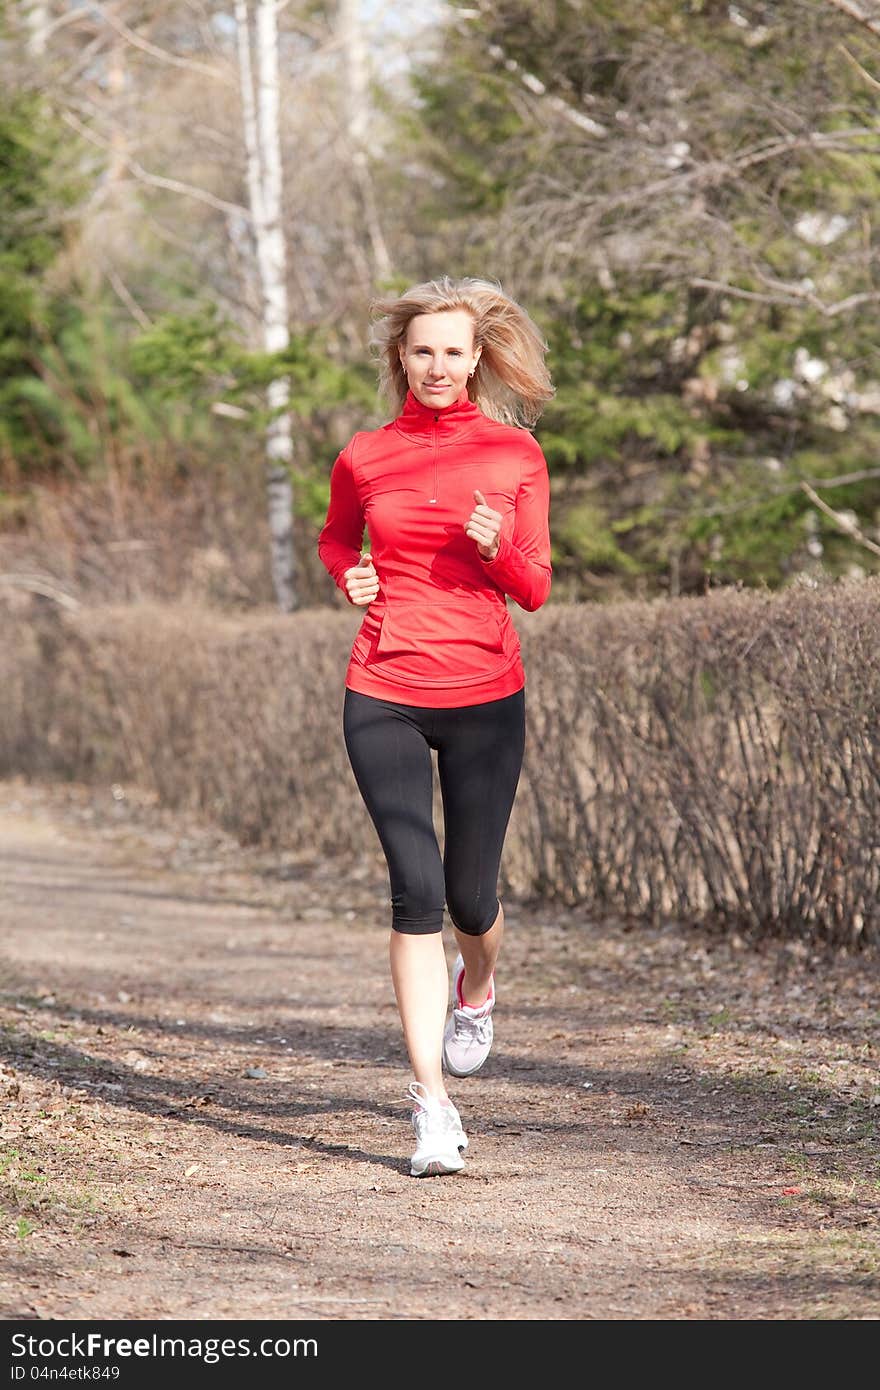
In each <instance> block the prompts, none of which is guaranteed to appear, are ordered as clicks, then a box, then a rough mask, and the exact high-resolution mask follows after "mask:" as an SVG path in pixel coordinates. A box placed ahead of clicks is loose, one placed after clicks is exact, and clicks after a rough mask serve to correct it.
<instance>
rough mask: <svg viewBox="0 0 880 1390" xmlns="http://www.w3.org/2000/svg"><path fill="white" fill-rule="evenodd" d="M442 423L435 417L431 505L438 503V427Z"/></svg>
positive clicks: (429, 500)
mask: <svg viewBox="0 0 880 1390" xmlns="http://www.w3.org/2000/svg"><path fill="white" fill-rule="evenodd" d="M439 423H440V416H439V415H435V416H434V496H433V497H429V498H428V502H429V504H431V503H434V502H436V501H437V426H438V424H439Z"/></svg>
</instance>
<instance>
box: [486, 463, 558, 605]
mask: <svg viewBox="0 0 880 1390" xmlns="http://www.w3.org/2000/svg"><path fill="white" fill-rule="evenodd" d="M529 439H530V440H531V444H532V446H533V447H532V448H531V449H530V450H529V453H528V457H527V458H526V459H525V460H524V462H523V465H522V473H521V476H520V484H519V489H518V491H517V495H516V515H515V521H514V527H513V536H512V537H509V536H507V535H506V534H505V532H504V531H503V530H502V532H501V535H500V537H499V544H498V553H497V554H496V556H495V559H494V560H483V564H484V565H485V567H486V570H487V572H488V573H489V574H490V575H491V577H492V579H494V581H495V583H496V584H497V585H498V587H499V589H501V590H502V591H503V592H504V593H505V594H509V595H510V597H511V598H512V599H514V600H515V601H516V602H517V603H518V604H519V606H520V608H524V609H525V610H526V611H527V612H528V613H533V612H534V611H535V609H536V608H540V607H541V604H542V603H545V602H546V600H547V597H548V595H549V593H550V582H551V576H552V573H553V571H552V568H551V565H550V475H549V473H548V471H547V460H546V459H545V458H544V455H543V452H542V451H541V447H540V445H539V444H538V443H537V441H536V440H534V439H532V438H531V436H529ZM480 558H481V559H482V556H480Z"/></svg>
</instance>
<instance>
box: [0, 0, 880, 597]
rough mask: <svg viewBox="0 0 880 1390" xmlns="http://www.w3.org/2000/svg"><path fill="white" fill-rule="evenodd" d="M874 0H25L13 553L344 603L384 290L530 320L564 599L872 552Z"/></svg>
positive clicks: (12, 336)
mask: <svg viewBox="0 0 880 1390" xmlns="http://www.w3.org/2000/svg"><path fill="white" fill-rule="evenodd" d="M878 100H880V5H878V4H876V3H871V0H859V3H855V2H854V0H778V3H771V2H770V0H768V2H767V3H763V2H761V3H750V0H741V3H738V4H736V5H732V4H727V3H719V2H718V0H680V3H671V0H639V2H638V3H635V0H593V3H581V2H580V0H525V3H516V2H515V0H497V2H496V0H469V3H467V4H466V5H459V4H436V5H433V6H429V7H424V6H422V7H419V8H418V13H417V14H416V13H413V12H412V11H411V10H410V8H409V7H407V6H403V5H397V4H384V5H383V4H382V3H381V0H338V3H335V4H323V3H320V0H291V2H290V3H288V4H286V5H281V6H279V7H278V8H277V9H276V8H275V7H274V5H270V4H267V3H263V0H253V3H251V5H250V8H249V7H248V4H247V0H230V3H228V4H223V3H213V2H212V0H168V3H162V2H161V0H149V2H148V3H145V0H118V2H117V3H107V4H105V3H97V2H96V3H88V4H72V3H69V2H68V0H54V3H52V0H36V2H35V3H23V4H20V5H13V6H9V7H7V9H6V12H5V16H4V20H3V28H2V37H0V574H2V578H3V582H4V584H5V585H6V587H7V588H9V587H10V586H17V587H18V588H19V589H20V588H27V589H29V590H32V591H34V590H35V591H38V592H41V593H48V594H50V595H54V596H57V597H60V599H61V601H65V600H68V599H73V600H75V601H77V602H79V603H87V602H91V601H95V602H106V601H120V600H121V601H129V600H140V599H159V600H167V599H173V600H178V599H181V598H184V599H186V598H190V599H193V600H197V601H199V602H206V603H208V604H211V605H218V606H220V607H222V608H238V609H242V608H244V609H247V608H250V607H252V606H257V605H261V604H272V605H276V606H280V607H281V608H282V609H284V610H287V611H289V610H291V609H294V608H298V607H302V606H310V605H314V604H321V603H325V602H333V601H334V600H336V601H338V596H337V595H334V591H333V586H332V584H331V582H330V581H329V579H328V577H327V576H326V574H325V573H324V572H323V570H322V568H321V567H320V565H319V563H318V561H317V558H316V555H315V553H314V541H315V538H316V535H317V530H318V529H319V527H320V525H321V523H322V520H323V516H324V513H325V509H326V505H327V500H328V489H329V473H330V467H331V465H332V462H333V459H334V457H335V455H336V452H337V451H338V449H339V448H340V447H341V445H342V444H343V443H344V442H345V440H346V439H347V438H348V437H349V436H350V434H351V433H352V431H353V430H354V429H357V428H364V427H369V426H370V425H372V424H380V423H381V422H382V421H383V420H384V419H385V418H387V416H386V414H385V413H384V407H383V405H382V403H381V401H379V399H378V397H377V395H376V389H375V372H374V368H373V365H372V364H371V362H370V357H369V350H368V307H369V302H370V299H371V297H372V296H373V295H374V294H375V293H376V292H377V291H380V290H382V289H384V288H387V287H392V288H396V287H403V286H405V285H406V284H408V283H411V282H413V281H415V280H421V279H425V278H428V277H431V276H434V275H437V274H444V273H448V274H451V275H464V274H476V275H488V276H490V277H493V278H496V279H499V280H500V281H501V282H502V283H503V285H504V287H505V288H506V289H507V290H508V291H509V292H510V293H511V294H512V295H514V296H515V297H517V298H519V299H520V300H522V302H524V303H525V305H526V306H527V308H528V309H529V310H530V312H531V313H532V314H533V316H534V317H535V318H536V320H537V321H538V322H539V324H540V325H541V328H542V330H543V331H544V332H545V334H546V336H547V338H548V341H549V343H550V363H551V367H552V371H553V376H554V379H555V382H556V385H557V395H556V398H555V400H554V401H553V402H552V403H551V404H550V406H549V407H548V408H547V410H546V412H545V414H544V416H543V418H542V420H541V421H540V423H539V426H538V430H537V433H538V438H539V439H540V442H541V444H542V446H543V448H544V450H545V453H546V455H547V459H548V462H549V467H550V472H551V480H552V491H553V501H552V508H553V512H552V520H553V527H552V530H553V544H554V551H553V561H554V600H558V599H569V600H580V599H601V600H607V599H616V598H621V597H626V596H634V597H652V596H655V595H658V594H661V593H669V594H673V595H675V594H699V593H704V592H705V591H706V590H708V589H710V588H712V587H717V586H729V585H733V586H740V587H742V586H745V587H752V586H756V587H763V586H767V587H769V588H771V589H775V588H778V587H781V586H784V585H787V584H789V583H791V582H792V581H793V580H796V579H799V580H801V581H803V579H804V578H806V580H807V582H808V583H814V582H816V581H817V580H818V579H819V578H820V577H822V576H840V575H852V576H856V577H858V576H862V575H868V574H872V573H876V572H877V571H878V569H880V545H878V542H880V467H878V466H877V445H878V439H880V360H878V345H877V333H876V319H877V305H878V300H880V279H878V273H880V265H878V231H877V225H876V208H877V203H878V193H880V124H878Z"/></svg>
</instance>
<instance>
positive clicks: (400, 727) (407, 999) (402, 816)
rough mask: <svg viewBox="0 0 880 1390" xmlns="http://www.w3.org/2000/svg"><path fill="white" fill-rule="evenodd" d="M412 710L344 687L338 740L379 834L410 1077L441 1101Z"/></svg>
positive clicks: (430, 894)
mask: <svg viewBox="0 0 880 1390" xmlns="http://www.w3.org/2000/svg"><path fill="white" fill-rule="evenodd" d="M430 717H431V716H430V712H429V711H425V712H424V715H422V714H421V712H420V711H419V710H417V709H412V708H411V709H401V708H400V707H398V706H397V705H395V704H394V703H393V702H391V701H386V700H380V699H376V698H374V697H373V696H371V695H362V694H361V693H360V692H359V691H354V690H349V689H348V688H347V687H346V691H345V705H344V712H343V731H344V736H345V746H346V750H347V752H348V757H349V761H350V763H351V767H352V771H353V772H354V776H355V780H356V782H357V784H358V788H359V790H360V793H361V796H362V797H363V800H364V804H365V806H366V808H367V810H368V812H369V814H370V817H371V819H372V821H373V824H374V825H375V827H376V832H377V834H378V836H379V840H380V842H381V845H382V848H383V850H384V852H385V858H386V860H387V863H388V874H389V880H390V886H391V907H392V930H391V941H390V955H391V976H392V980H393V982H394V992H395V996H396V998H397V1006H398V1009H399V1010H400V1018H401V1023H402V1024H403V1033H404V1039H405V1041H406V1047H407V1051H408V1053H409V1057H410V1061H411V1063H412V1069H413V1074H414V1076H415V1079H416V1081H419V1082H421V1083H422V1084H423V1085H424V1086H425V1087H426V1088H427V1091H428V1093H429V1094H430V1095H432V1096H435V1097H436V1098H437V1099H439V1100H441V1101H445V1100H446V1099H447V1095H446V1088H445V1085H444V1082H443V1073H442V1062H441V1057H442V1047H443V1028H444V1025H445V1021H446V1012H447V1004H448V998H449V975H448V971H447V966H446V957H445V955H444V951H443V936H442V929H443V911H444V904H445V891H446V890H445V880H444V875H443V862H442V859H441V855H440V847H439V845H438V843H437V836H436V833H435V831H434V818H433V810H432V800H433V787H432V782H433V773H432V768H431V749H430V745H429V743H428V741H427V738H426V736H425V726H424V719H426V718H427V719H430Z"/></svg>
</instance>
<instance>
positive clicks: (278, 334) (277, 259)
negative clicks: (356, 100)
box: [235, 0, 296, 612]
mask: <svg viewBox="0 0 880 1390" xmlns="http://www.w3.org/2000/svg"><path fill="white" fill-rule="evenodd" d="M235 23H236V31H237V37H238V69H239V77H240V83H241V106H242V116H243V122H244V142H245V154H246V160H247V186H248V196H249V199H250V210H251V225H252V227H253V235H254V244H255V248H256V256H257V265H258V268H259V278H260V290H261V318H262V330H263V344H264V346H265V348H266V351H267V352H281V351H283V350H284V349H285V348H286V347H287V346H288V345H289V343H290V330H289V325H288V305H287V277H286V262H287V254H286V245H285V237H284V228H283V225H282V219H281V209H282V163H281V132H280V126H279V119H278V112H279V87H278V26H277V20H276V3H275V0H257V12H256V24H255V26H254V33H253V36H252V34H251V24H250V17H249V15H248V7H247V0H236V3H235ZM252 37H253V43H254V56H255V59H256V61H255V62H252V58H251V52H252ZM268 400H269V406H270V409H271V411H272V418H271V420H270V421H269V425H268V427H267V431H266V459H267V468H266V483H267V490H268V503H269V534H270V544H271V555H270V560H271V569H272V582H273V584H274V587H275V596H276V598H277V601H278V604H279V607H280V608H281V609H282V610H283V611H284V612H290V611H292V610H293V609H294V608H295V607H296V584H295V554H294V543H293V481H292V478H291V472H290V466H291V462H292V459H293V432H292V429H291V421H290V413H289V404H290V383H289V381H288V380H287V378H286V377H278V378H276V380H275V381H273V382H271V383H270V385H269V388H268Z"/></svg>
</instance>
